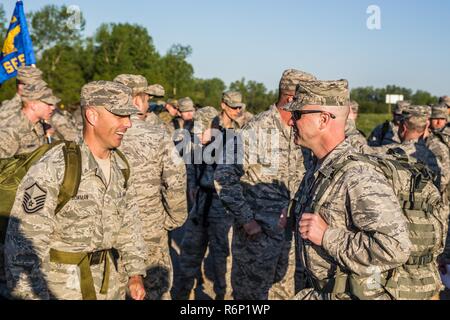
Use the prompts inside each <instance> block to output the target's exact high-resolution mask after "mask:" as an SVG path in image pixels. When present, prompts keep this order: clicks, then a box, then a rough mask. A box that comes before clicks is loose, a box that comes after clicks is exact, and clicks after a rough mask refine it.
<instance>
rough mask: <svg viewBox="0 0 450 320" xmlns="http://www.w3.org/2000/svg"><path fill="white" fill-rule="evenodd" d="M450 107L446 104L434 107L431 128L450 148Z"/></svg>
mask: <svg viewBox="0 0 450 320" xmlns="http://www.w3.org/2000/svg"><path fill="white" fill-rule="evenodd" d="M447 117H448V107H447V105H446V104H445V103H441V104H437V105H434V106H432V112H431V118H430V128H431V131H432V133H433V134H434V135H436V136H438V138H439V139H440V140H441V141H442V142H443V143H445V145H446V146H447V147H449V148H450V127H448V126H447V122H448V121H447Z"/></svg>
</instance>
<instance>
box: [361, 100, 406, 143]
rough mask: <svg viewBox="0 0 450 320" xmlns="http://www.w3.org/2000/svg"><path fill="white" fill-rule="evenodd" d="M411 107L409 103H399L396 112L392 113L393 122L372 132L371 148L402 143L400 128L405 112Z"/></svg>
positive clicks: (369, 140)
mask: <svg viewBox="0 0 450 320" xmlns="http://www.w3.org/2000/svg"><path fill="white" fill-rule="evenodd" d="M409 105H411V103H410V102H409V101H399V102H397V104H396V106H395V109H394V112H393V113H392V116H393V120H392V121H386V122H385V123H383V124H380V125H379V126H378V127H376V128H375V129H374V130H373V131H372V133H371V134H370V136H369V139H368V142H369V146H371V147H379V146H384V145H388V144H392V143H400V137H399V136H398V126H399V124H400V121H401V119H402V112H403V110H404V109H405V108H406V107H407V106H409Z"/></svg>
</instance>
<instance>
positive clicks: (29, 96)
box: [0, 81, 60, 158]
mask: <svg viewBox="0 0 450 320" xmlns="http://www.w3.org/2000/svg"><path fill="white" fill-rule="evenodd" d="M59 101H60V100H59V99H58V98H57V97H55V96H54V95H53V92H52V90H51V89H49V88H48V87H47V84H46V83H45V82H44V81H40V82H36V83H35V84H32V85H25V86H24V87H23V89H22V93H21V102H22V104H23V107H22V109H19V110H18V111H16V112H15V113H14V114H13V115H11V116H10V117H9V118H7V119H5V120H3V121H2V124H1V127H0V141H2V143H1V145H0V158H9V157H12V156H14V155H16V154H21V153H28V152H31V151H34V150H35V149H37V148H38V147H40V146H42V145H43V144H45V142H46V133H45V132H44V125H43V124H42V121H46V120H49V119H50V118H51V116H52V114H53V112H54V110H55V105H56V104H57V103H58V102H59Z"/></svg>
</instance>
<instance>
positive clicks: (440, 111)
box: [430, 103, 448, 119]
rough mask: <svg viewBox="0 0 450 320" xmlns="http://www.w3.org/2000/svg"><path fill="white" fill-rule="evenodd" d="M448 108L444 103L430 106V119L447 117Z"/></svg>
mask: <svg viewBox="0 0 450 320" xmlns="http://www.w3.org/2000/svg"><path fill="white" fill-rule="evenodd" d="M447 117H448V108H447V105H446V104H445V103H440V104H436V105H434V106H432V107H431V117H430V118H431V119H447Z"/></svg>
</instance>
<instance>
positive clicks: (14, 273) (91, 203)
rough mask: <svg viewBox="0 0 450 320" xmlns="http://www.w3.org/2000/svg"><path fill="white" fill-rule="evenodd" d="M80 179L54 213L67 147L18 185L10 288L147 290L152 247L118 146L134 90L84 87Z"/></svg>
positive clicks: (78, 293) (106, 293)
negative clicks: (148, 250)
mask: <svg viewBox="0 0 450 320" xmlns="http://www.w3.org/2000/svg"><path fill="white" fill-rule="evenodd" d="M81 104H82V106H83V112H84V130H83V140H82V141H81V142H80V144H79V148H80V152H81V161H82V163H81V167H82V171H81V182H80V185H79V188H78V192H77V195H76V196H75V197H73V198H72V199H71V200H69V202H67V204H66V205H65V206H64V207H63V208H62V209H61V210H60V211H59V212H58V213H57V214H55V208H56V205H57V198H58V193H59V190H60V186H61V183H62V180H63V176H64V172H65V170H66V169H65V160H64V154H63V152H62V148H63V146H57V147H55V148H54V149H52V150H51V151H49V152H48V153H47V154H46V155H44V157H42V159H41V160H40V161H39V162H37V163H36V164H35V165H34V166H32V167H31V168H30V170H29V172H28V173H27V174H26V175H25V177H24V178H23V180H22V182H21V184H20V185H19V188H18V191H17V197H16V201H15V203H14V206H13V209H12V212H11V219H10V222H9V225H8V230H7V235H6V243H5V253H6V275H7V281H8V287H9V288H10V289H11V291H12V293H13V295H14V296H15V297H17V298H22V299H71V300H78V299H123V298H124V297H125V290H124V289H125V286H126V285H127V281H128V289H129V291H130V295H131V296H132V297H133V298H134V299H138V300H142V299H143V298H144V296H145V290H144V285H143V280H142V276H143V275H145V263H144V261H145V256H146V248H145V243H144V241H143V237H142V230H141V224H140V221H139V216H138V215H139V211H138V207H137V204H136V202H135V201H133V197H135V191H134V188H133V187H132V186H131V185H129V184H128V186H127V184H126V178H125V176H126V175H125V174H124V173H123V170H126V169H127V168H128V166H127V164H126V162H125V160H124V159H125V158H122V156H121V155H119V154H118V153H117V152H115V151H114V150H115V148H117V147H119V145H120V143H121V142H122V139H123V135H124V134H125V132H126V131H127V129H129V128H130V127H131V121H130V118H129V116H130V114H134V113H136V112H137V110H136V108H135V107H134V106H133V105H132V103H131V90H130V89H129V88H127V87H126V86H124V85H121V84H118V83H114V82H108V81H98V82H91V83H89V84H87V85H85V86H84V87H83V88H82V91H81Z"/></svg>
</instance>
